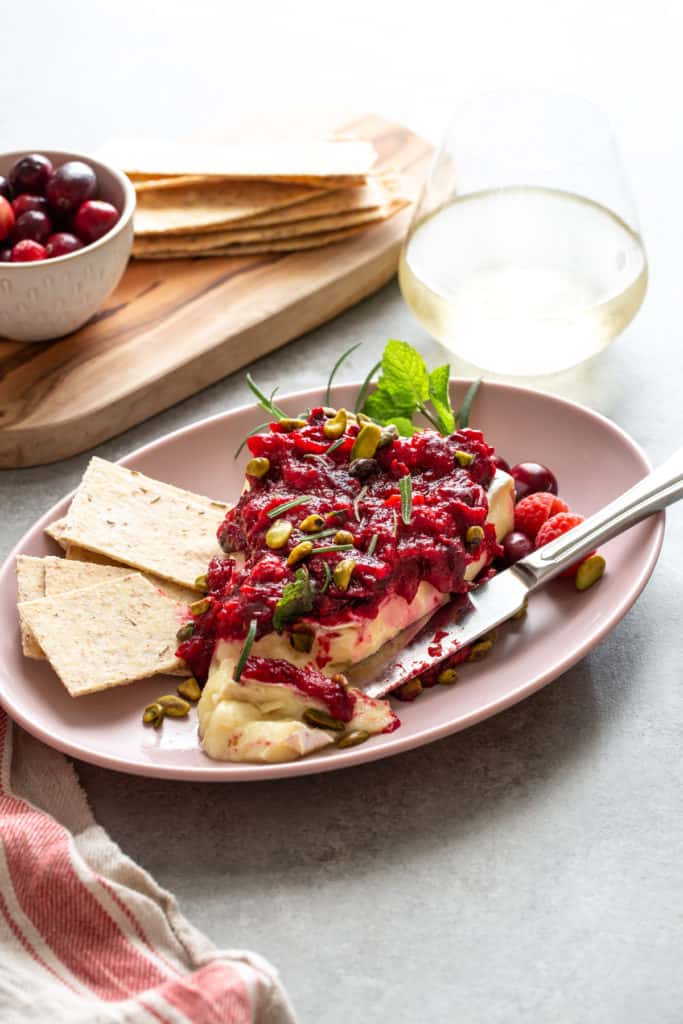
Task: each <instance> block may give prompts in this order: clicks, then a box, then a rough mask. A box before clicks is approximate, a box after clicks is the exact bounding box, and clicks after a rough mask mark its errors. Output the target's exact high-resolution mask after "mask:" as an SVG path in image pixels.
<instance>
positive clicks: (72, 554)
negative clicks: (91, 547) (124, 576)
mask: <svg viewBox="0 0 683 1024" xmlns="http://www.w3.org/2000/svg"><path fill="white" fill-rule="evenodd" d="M64 522H66V519H64ZM65 543H66V542H65ZM66 558H67V560H68V561H70V562H91V563H92V562H95V563H96V564H97V565H116V564H117V563H116V562H115V561H114V559H113V558H107V556H106V555H100V554H99V553H98V552H97V551H86V549H85V548H80V547H79V546H78V544H67V545H66Z"/></svg>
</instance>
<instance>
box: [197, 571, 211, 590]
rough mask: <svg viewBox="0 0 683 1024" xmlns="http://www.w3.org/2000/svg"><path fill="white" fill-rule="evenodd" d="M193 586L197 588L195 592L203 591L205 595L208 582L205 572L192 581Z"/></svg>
mask: <svg viewBox="0 0 683 1024" xmlns="http://www.w3.org/2000/svg"><path fill="white" fill-rule="evenodd" d="M194 585H195V587H196V588H197V590H203V591H204V593H206V591H207V590H208V589H209V580H208V577H207V575H206V573H205V572H203V573H202V575H201V576H198V577H197V579H196V580H195V581H194Z"/></svg>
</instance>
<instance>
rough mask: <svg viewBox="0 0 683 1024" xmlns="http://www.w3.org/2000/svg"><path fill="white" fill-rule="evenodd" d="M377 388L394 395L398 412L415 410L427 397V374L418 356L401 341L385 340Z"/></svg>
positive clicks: (409, 346) (418, 354)
mask: <svg viewBox="0 0 683 1024" xmlns="http://www.w3.org/2000/svg"><path fill="white" fill-rule="evenodd" d="M379 386H380V388H384V389H385V390H387V391H391V392H392V394H394V395H395V397H396V399H397V403H398V405H399V406H400V408H401V409H406V408H408V407H409V406H410V405H412V407H413V408H414V409H417V407H418V406H419V405H420V403H421V402H425V401H426V400H427V399H428V398H429V375H428V374H427V367H426V366H425V362H424V359H423V358H422V356H421V355H420V353H419V352H416V351H415V349H414V348H413V347H412V346H411V345H409V344H408V343H407V342H405V341H396V340H395V339H392V340H391V341H388V342H387V344H386V348H385V349H384V353H383V355H382V376H381V377H380V380H379ZM397 411H398V410H397Z"/></svg>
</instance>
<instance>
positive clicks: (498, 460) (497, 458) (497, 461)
mask: <svg viewBox="0 0 683 1024" xmlns="http://www.w3.org/2000/svg"><path fill="white" fill-rule="evenodd" d="M491 462H492V463H493V465H494V466H495V467H496V469H502V471H503V472H504V473H509V472H510V466H509V465H508V463H507V462H506V461H505V459H504V458H503V456H502V455H492V456H491Z"/></svg>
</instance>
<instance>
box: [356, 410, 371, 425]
mask: <svg viewBox="0 0 683 1024" xmlns="http://www.w3.org/2000/svg"><path fill="white" fill-rule="evenodd" d="M356 419H357V420H358V422H359V423H360V424H361V425H362V424H364V423H372V420H371V419H370V417H369V416H366V415H365V413H364V412H357V413H356Z"/></svg>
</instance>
